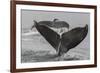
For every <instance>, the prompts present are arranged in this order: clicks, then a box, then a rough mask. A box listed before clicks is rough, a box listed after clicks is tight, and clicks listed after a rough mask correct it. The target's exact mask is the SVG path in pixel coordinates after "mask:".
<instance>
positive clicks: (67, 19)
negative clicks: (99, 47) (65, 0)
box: [11, 1, 97, 72]
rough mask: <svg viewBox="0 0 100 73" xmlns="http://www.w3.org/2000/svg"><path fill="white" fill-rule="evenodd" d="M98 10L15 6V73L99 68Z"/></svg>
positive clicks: (19, 3) (53, 5) (18, 3)
mask: <svg viewBox="0 0 100 73" xmlns="http://www.w3.org/2000/svg"><path fill="white" fill-rule="evenodd" d="M96 11H97V10H96V6H92V5H77V4H60V3H46V2H30V1H29V2H27V1H15V2H12V12H11V13H12V15H11V70H12V72H26V71H43V70H59V69H72V68H88V67H96V64H97V62H96V29H97V28H96Z"/></svg>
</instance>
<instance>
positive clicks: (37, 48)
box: [21, 29, 89, 63]
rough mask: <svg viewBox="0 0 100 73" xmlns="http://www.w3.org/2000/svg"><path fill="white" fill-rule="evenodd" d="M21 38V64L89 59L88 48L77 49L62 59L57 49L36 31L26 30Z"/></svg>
mask: <svg viewBox="0 0 100 73" xmlns="http://www.w3.org/2000/svg"><path fill="white" fill-rule="evenodd" d="M23 31H25V32H22V37H21V44H22V45H21V62H22V63H26V62H48V61H72V60H87V59H89V53H88V48H83V47H82V48H79V47H75V48H73V49H71V50H70V51H68V52H67V53H66V54H65V55H64V56H63V57H62V58H61V57H58V56H57V55H56V51H55V49H54V48H53V47H52V46H51V45H50V44H49V43H48V42H47V41H46V40H45V39H44V37H43V36H42V35H41V34H40V33H39V32H38V31H36V29H35V31H31V30H29V29H24V30H23Z"/></svg>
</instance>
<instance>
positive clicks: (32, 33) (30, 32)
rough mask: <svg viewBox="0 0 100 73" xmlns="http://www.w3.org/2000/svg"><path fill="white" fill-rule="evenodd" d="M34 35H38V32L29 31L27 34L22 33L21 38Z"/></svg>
mask: <svg viewBox="0 0 100 73" xmlns="http://www.w3.org/2000/svg"><path fill="white" fill-rule="evenodd" d="M36 34H39V32H38V31H31V30H30V31H28V32H25V33H22V36H29V35H36Z"/></svg>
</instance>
